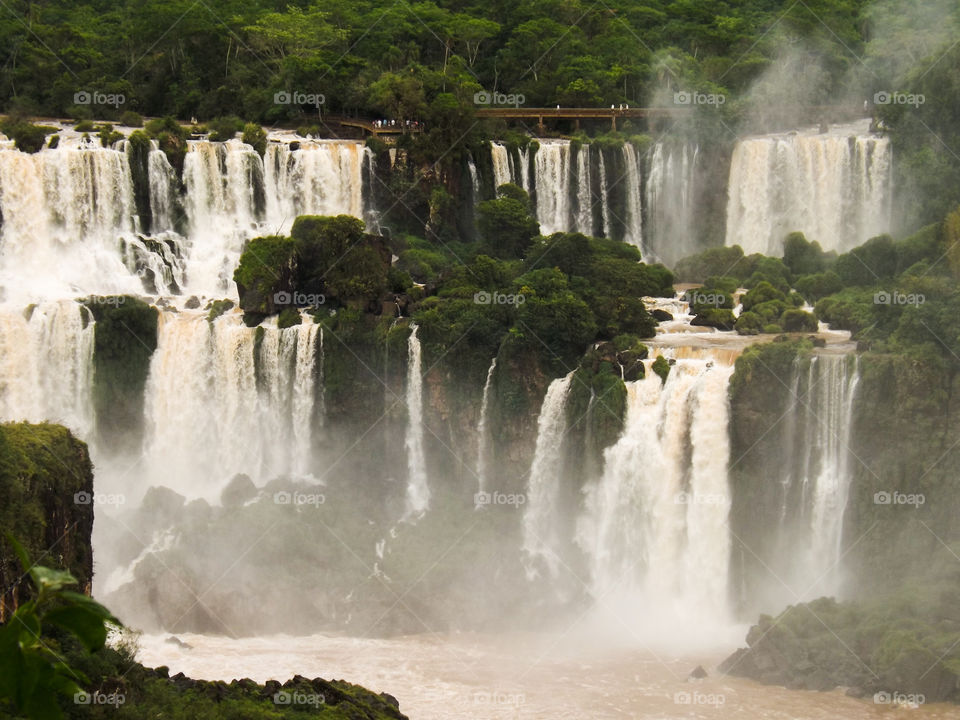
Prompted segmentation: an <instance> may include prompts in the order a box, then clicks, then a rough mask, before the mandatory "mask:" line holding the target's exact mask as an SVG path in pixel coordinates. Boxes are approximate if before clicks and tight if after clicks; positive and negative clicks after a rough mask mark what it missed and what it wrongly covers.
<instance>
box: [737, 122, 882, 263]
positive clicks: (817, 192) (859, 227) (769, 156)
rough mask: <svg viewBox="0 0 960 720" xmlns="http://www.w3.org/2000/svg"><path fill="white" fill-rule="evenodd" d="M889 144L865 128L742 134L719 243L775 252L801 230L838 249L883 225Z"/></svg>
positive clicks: (854, 243) (750, 250)
mask: <svg viewBox="0 0 960 720" xmlns="http://www.w3.org/2000/svg"><path fill="white" fill-rule="evenodd" d="M891 165H892V159H891V149H890V141H889V139H887V138H883V137H878V136H874V135H871V134H868V133H867V131H866V128H865V127H860V126H859V125H857V126H847V127H845V128H840V129H838V130H835V131H833V132H831V133H827V134H812V133H800V134H793V135H776V136H764V137H757V138H750V139H747V140H742V141H740V142H738V143H737V145H736V147H735V148H734V151H733V158H732V161H731V165H730V180H729V189H728V204H727V240H726V242H727V245H740V246H741V247H742V248H743V250H744V252H745V253H748V254H749V253H753V252H760V253H765V254H768V255H780V254H782V252H783V239H784V237H785V236H786V235H787V234H788V233H790V232H793V231H800V232H803V233H804V234H806V236H807V239H808V240H811V241H814V240H815V241H817V242H819V243H820V245H821V246H822V247H823V249H824V250H836V251H838V252H845V251H847V250H850V249H851V248H853V247H855V246H857V245H859V244H861V243H863V242H864V241H865V240H868V239H869V238H871V237H874V236H876V235H879V234H881V233H884V232H887V231H888V230H889V228H890V202H891V201H890V196H891V179H890V175H891Z"/></svg>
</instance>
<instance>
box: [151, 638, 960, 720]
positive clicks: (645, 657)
mask: <svg viewBox="0 0 960 720" xmlns="http://www.w3.org/2000/svg"><path fill="white" fill-rule="evenodd" d="M169 637H170V636H168V635H143V636H142V637H141V638H140V653H139V656H138V659H139V660H140V661H141V662H142V663H144V664H145V665H147V666H159V665H166V666H168V667H169V668H170V672H171V674H174V673H177V672H183V673H184V674H186V675H187V676H189V677H192V678H197V679H204V680H227V681H229V680H232V679H235V678H242V677H248V678H252V679H253V680H256V681H257V682H261V683H262V682H265V681H267V680H271V679H276V680H285V679H287V678H290V677H292V676H293V675H296V674H299V675H304V676H307V677H311V678H312V677H318V676H319V677H323V678H325V679H327V680H331V679H344V680H347V681H349V682H352V683H356V684H359V685H363V686H364V687H366V688H369V689H371V690H374V691H376V692H386V693H389V694H391V695H393V696H394V697H396V698H397V699H398V700H399V701H400V710H401V711H402V712H403V713H405V714H406V715H407V716H408V717H410V718H411V720H454V719H456V720H464V719H465V718H470V719H475V720H510V719H514V718H523V719H527V718H529V719H531V720H533V719H538V720H540V719H542V720H547V719H548V718H549V720H564V719H569V720H606V719H608V718H609V719H613V718H658V719H663V720H673V719H677V720H679V719H680V718H683V719H689V718H712V719H714V720H722V719H725V718H743V719H747V718H764V719H770V720H773V719H777V720H801V719H804V720H806V719H809V720H820V719H821V718H822V719H824V720H826V719H828V718H829V719H831V720H832V719H833V718H844V719H850V720H859V719H860V718H883V717H901V716H903V715H904V714H909V716H910V717H917V718H921V717H922V718H960V708H956V707H954V706H950V705H925V706H922V707H920V708H919V709H916V710H906V709H897V708H894V707H891V706H889V705H877V704H874V703H873V702H872V700H871V699H869V698H868V699H867V700H856V699H853V698H849V697H847V696H846V695H844V693H843V691H842V690H835V691H833V692H829V693H817V692H806V691H793V690H787V689H785V688H779V687H768V686H763V685H760V684H757V683H755V682H752V681H750V680H745V679H742V678H734V677H724V676H721V675H718V674H717V673H716V671H715V667H716V665H717V664H718V663H719V662H720V661H721V660H722V659H723V657H724V655H725V653H724V652H722V651H721V652H717V651H711V652H709V653H707V654H703V655H698V654H696V653H688V654H685V655H684V656H683V657H678V656H676V655H671V654H669V653H664V652H658V651H654V650H651V649H638V648H631V649H628V648H618V649H611V648H606V649H596V648H588V647H587V646H586V645H585V644H584V640H585V638H583V637H582V636H580V637H574V636H572V635H566V636H557V635H530V634H512V635H476V634H456V635H415V636H407V637H396V638H390V639H371V638H349V637H334V636H322V635H313V636H307V637H294V636H277V635H274V636H267V637H256V638H242V639H231V638H227V637H214V636H208V635H191V634H185V635H178V636H177V637H178V638H179V640H181V641H182V642H184V643H186V644H187V645H190V646H191V649H185V648H183V647H180V646H178V645H176V644H174V643H173V642H170V641H168V638H169ZM697 665H703V667H704V668H706V669H707V671H708V672H709V677H708V678H706V679H705V680H702V681H698V682H687V680H686V678H687V676H688V675H689V673H690V671H691V670H692V669H693V668H694V667H696V666H697Z"/></svg>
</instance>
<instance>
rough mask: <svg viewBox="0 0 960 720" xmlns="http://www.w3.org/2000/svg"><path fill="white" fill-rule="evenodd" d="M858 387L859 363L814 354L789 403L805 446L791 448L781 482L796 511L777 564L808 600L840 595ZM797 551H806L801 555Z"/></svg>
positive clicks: (789, 424)
mask: <svg viewBox="0 0 960 720" xmlns="http://www.w3.org/2000/svg"><path fill="white" fill-rule="evenodd" d="M858 380H859V372H858V363H857V358H856V357H855V356H847V355H816V356H814V357H813V358H811V359H810V361H809V365H808V367H807V369H806V371H805V372H804V371H802V370H801V368H800V366H799V364H797V365H796V366H795V377H794V378H793V381H792V385H793V387H795V388H796V395H794V396H792V397H791V402H792V408H791V411H790V414H789V416H788V417H787V418H786V422H787V427H790V428H793V429H794V430H793V435H794V438H795V439H796V440H799V441H800V444H799V446H798V445H796V444H795V442H796V440H795V441H794V444H791V446H790V448H789V452H788V455H787V457H788V458H789V459H790V462H789V463H785V465H784V469H783V473H784V476H783V477H782V478H780V482H781V485H782V487H783V488H784V505H785V506H789V507H790V508H792V511H791V512H792V514H793V515H794V516H795V517H794V518H793V520H794V521H795V527H794V530H793V532H788V533H787V536H786V537H783V536H782V537H781V545H782V551H781V554H780V557H781V558H782V562H784V563H788V564H789V569H788V568H783V569H780V570H779V571H778V572H780V573H781V574H782V576H783V577H784V579H785V580H786V581H788V584H789V585H790V588H791V589H792V590H793V591H794V592H795V593H796V594H798V595H800V594H802V595H803V596H804V599H810V598H813V597H819V596H820V595H824V594H835V593H837V592H838V591H839V590H840V583H841V579H842V577H841V572H840V570H841V569H840V568H839V567H838V564H839V561H840V558H841V549H842V540H843V516H844V512H845V510H846V505H847V498H848V494H849V490H850V482H851V479H852V473H851V452H850V438H851V432H852V427H853V403H854V400H855V397H856V389H857V384H858ZM788 524H789V523H788ZM797 548H803V549H804V550H803V552H801V553H797V551H796V550H797ZM788 601H792V597H791V598H789V600H788Z"/></svg>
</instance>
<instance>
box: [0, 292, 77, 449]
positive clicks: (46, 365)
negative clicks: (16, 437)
mask: <svg viewBox="0 0 960 720" xmlns="http://www.w3.org/2000/svg"><path fill="white" fill-rule="evenodd" d="M93 328H94V325H93V319H92V317H90V314H89V312H88V311H87V309H86V308H84V307H83V306H81V305H80V304H78V303H75V302H73V301H71V300H59V301H55V302H47V303H42V304H40V305H37V306H35V307H31V308H29V309H28V310H26V311H23V312H21V313H16V312H3V313H0V418H2V419H3V420H27V421H30V422H44V421H49V422H56V423H60V424H62V425H65V426H66V427H68V428H70V429H71V430H73V431H74V432H75V433H77V434H79V435H80V436H81V437H86V438H89V437H90V435H91V434H92V431H93V422H94V417H93V398H92V392H93Z"/></svg>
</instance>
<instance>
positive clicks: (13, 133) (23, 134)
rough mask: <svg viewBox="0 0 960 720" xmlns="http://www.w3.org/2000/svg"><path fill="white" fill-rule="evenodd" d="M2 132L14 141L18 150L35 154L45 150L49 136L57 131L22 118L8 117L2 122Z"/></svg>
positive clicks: (0, 125)
mask: <svg viewBox="0 0 960 720" xmlns="http://www.w3.org/2000/svg"><path fill="white" fill-rule="evenodd" d="M0 131H2V132H3V134H4V135H6V136H7V137H9V138H12V139H13V142H14V145H15V146H16V148H17V149H18V150H22V151H23V152H28V153H35V152H39V151H40V150H41V149H42V148H43V146H44V143H45V142H46V137H47V135H49V134H50V133H52V132H55V129H54V128H52V127H44V126H42V125H34V124H32V123H30V122H28V121H27V120H24V119H22V118H17V117H8V118H5V119H4V120H3V121H2V122H0Z"/></svg>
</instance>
